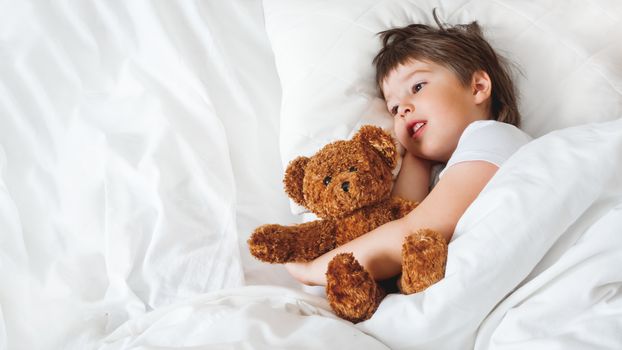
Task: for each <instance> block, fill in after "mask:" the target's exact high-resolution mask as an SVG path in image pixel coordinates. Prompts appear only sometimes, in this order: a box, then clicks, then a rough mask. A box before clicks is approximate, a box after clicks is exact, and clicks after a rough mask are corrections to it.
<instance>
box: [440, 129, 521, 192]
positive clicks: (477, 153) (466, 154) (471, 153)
mask: <svg viewBox="0 0 622 350" xmlns="http://www.w3.org/2000/svg"><path fill="white" fill-rule="evenodd" d="M531 140H532V138H531V136H529V135H527V134H526V133H525V132H524V131H522V130H521V129H519V128H517V127H515V126H514V125H511V124H507V123H502V122H498V121H496V120H477V121H474V122H472V123H471V124H469V126H467V128H466V129H464V132H463V133H462V135H461V136H460V140H459V141H458V146H456V150H455V151H454V153H453V154H452V155H451V157H450V158H449V160H448V161H447V165H445V166H444V168H443V169H442V171H440V173H438V170H440V169H438V168H437V169H436V174H438V177H436V176H435V172H434V171H433V182H432V186H431V187H434V185H436V182H437V181H438V179H440V178H441V177H442V176H443V174H444V173H445V170H447V169H448V168H449V167H450V166H452V165H454V164H457V163H460V162H466V161H471V160H483V161H487V162H490V163H492V164H495V165H496V166H499V167H500V166H501V164H503V162H505V161H506V160H507V159H508V158H510V156H511V155H512V154H514V152H516V151H517V150H518V149H519V148H521V147H522V146H523V145H525V144H526V143H528V142H529V141H531Z"/></svg>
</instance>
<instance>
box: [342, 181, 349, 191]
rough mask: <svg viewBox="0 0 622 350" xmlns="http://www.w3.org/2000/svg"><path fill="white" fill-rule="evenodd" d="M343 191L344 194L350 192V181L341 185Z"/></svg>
mask: <svg viewBox="0 0 622 350" xmlns="http://www.w3.org/2000/svg"><path fill="white" fill-rule="evenodd" d="M341 189H342V190H343V192H348V191H350V181H345V182H342V183H341Z"/></svg>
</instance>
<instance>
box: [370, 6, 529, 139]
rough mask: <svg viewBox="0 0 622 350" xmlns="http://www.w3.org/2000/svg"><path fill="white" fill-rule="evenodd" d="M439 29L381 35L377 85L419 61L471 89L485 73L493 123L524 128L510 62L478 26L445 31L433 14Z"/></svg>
mask: <svg viewBox="0 0 622 350" xmlns="http://www.w3.org/2000/svg"><path fill="white" fill-rule="evenodd" d="M433 16H434V20H435V21H436V24H437V25H438V28H433V27H431V26H428V25H424V24H411V25H408V26H406V27H402V28H393V29H389V30H385V31H382V32H380V33H378V35H380V38H381V39H382V49H381V50H380V52H378V54H377V55H376V57H375V58H374V60H373V64H374V65H375V66H376V83H377V84H378V86H379V88H380V93H381V94H382V95H383V98H384V94H383V91H382V83H383V81H384V79H386V77H387V75H389V73H391V72H392V71H393V70H394V69H395V68H397V66H399V65H401V64H404V63H406V62H408V61H409V60H412V59H415V60H420V61H432V62H434V63H437V64H441V65H443V66H444V67H446V68H448V69H450V70H452V71H453V72H454V73H455V74H456V75H457V77H458V79H459V80H460V82H461V83H462V84H463V86H468V85H469V84H470V82H471V78H472V77H473V73H475V72H476V71H479V70H483V71H485V72H486V73H488V75H489V77H490V80H491V83H492V93H491V103H490V114H491V116H492V119H495V120H498V121H500V122H504V123H508V124H512V125H515V126H517V127H519V126H520V119H521V116H520V113H519V111H518V106H517V97H516V91H515V89H514V84H513V83H512V79H511V77H510V75H509V74H508V72H507V70H506V65H507V62H506V60H505V59H504V58H503V57H501V56H499V55H497V54H496V53H495V51H494V50H493V48H492V47H491V46H490V44H488V42H487V41H486V39H484V37H483V35H482V31H481V29H480V26H479V25H478V24H477V22H476V21H475V22H472V23H470V24H458V25H455V26H450V27H444V26H443V25H442V24H441V23H440V22H439V20H438V18H437V17H436V9H434V11H433Z"/></svg>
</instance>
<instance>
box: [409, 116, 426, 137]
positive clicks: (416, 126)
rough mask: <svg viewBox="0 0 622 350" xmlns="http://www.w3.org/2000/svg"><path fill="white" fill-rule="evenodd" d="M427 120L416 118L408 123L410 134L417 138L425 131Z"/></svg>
mask: <svg viewBox="0 0 622 350" xmlns="http://www.w3.org/2000/svg"><path fill="white" fill-rule="evenodd" d="M425 125H426V122H424V121H422V120H414V121H412V122H410V123H408V135H409V136H410V137H412V138H416V137H418V136H419V135H421V134H422V133H423V129H424V126H425Z"/></svg>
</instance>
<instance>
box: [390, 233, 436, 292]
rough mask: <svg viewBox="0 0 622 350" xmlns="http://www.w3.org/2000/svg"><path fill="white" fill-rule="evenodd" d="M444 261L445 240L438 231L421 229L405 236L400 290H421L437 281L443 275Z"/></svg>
mask: <svg viewBox="0 0 622 350" xmlns="http://www.w3.org/2000/svg"><path fill="white" fill-rule="evenodd" d="M446 263H447V241H446V240H445V238H444V237H443V236H442V235H441V234H440V233H438V232H436V231H432V230H427V229H423V230H419V231H417V232H416V233H414V234H412V235H410V236H408V237H406V239H405V241H404V244H403V245H402V276H401V277H400V280H399V288H400V290H401V292H402V293H404V294H412V293H417V292H421V291H423V290H424V289H426V288H428V287H429V286H431V285H432V284H434V283H436V282H438V281H439V280H440V279H442V278H443V277H444V276H445V264H446Z"/></svg>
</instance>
